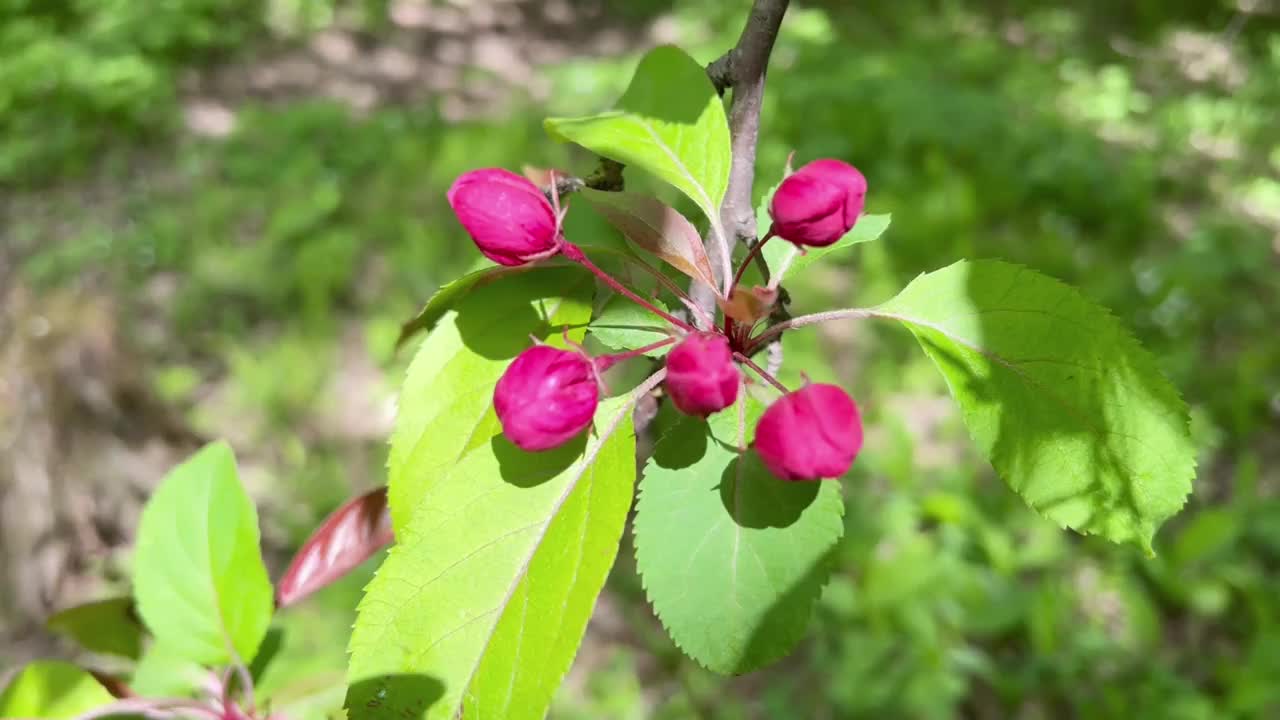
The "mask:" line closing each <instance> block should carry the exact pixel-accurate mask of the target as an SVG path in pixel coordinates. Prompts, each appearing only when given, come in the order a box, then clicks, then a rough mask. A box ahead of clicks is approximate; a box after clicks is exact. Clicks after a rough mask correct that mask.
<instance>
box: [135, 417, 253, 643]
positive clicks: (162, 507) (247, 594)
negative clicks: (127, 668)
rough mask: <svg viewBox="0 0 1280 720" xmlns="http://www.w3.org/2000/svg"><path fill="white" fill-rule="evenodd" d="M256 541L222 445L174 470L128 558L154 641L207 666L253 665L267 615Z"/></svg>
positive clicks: (249, 507)
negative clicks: (131, 557)
mask: <svg viewBox="0 0 1280 720" xmlns="http://www.w3.org/2000/svg"><path fill="white" fill-rule="evenodd" d="M258 540H259V538H258V514H257V511H256V510H255V509H254V507H253V502H252V501H251V500H250V499H249V496H248V495H246V494H245V492H244V488H242V487H241V486H240V480H239V477H238V475H237V473H236V461H235V457H234V456H233V455H232V453H231V448H230V447H228V446H227V444H226V443H223V442H215V443H211V444H209V445H207V446H205V447H204V449H202V450H200V452H198V453H196V454H195V455H193V456H192V457H191V458H190V459H188V460H187V461H186V462H184V463H182V464H181V465H179V466H178V467H176V468H174V469H173V470H171V471H170V472H169V474H168V475H167V476H165V479H164V481H163V482H161V484H160V487H159V488H157V489H156V491H155V494H154V495H152V496H151V499H150V500H149V501H148V502H147V505H146V507H145V508H144V509H143V511H142V519H141V520H140V522H139V525H138V540H137V549H136V551H135V555H134V567H135V570H134V578H133V584H134V594H135V596H136V598H137V601H138V612H139V614H141V615H142V619H143V621H144V622H145V623H146V625H147V628H149V629H150V630H151V632H152V634H153V635H155V637H156V639H157V641H159V642H161V643H163V644H164V645H166V646H168V647H169V648H170V649H172V650H174V651H175V652H177V653H179V654H181V655H182V656H183V657H186V658H188V659H190V660H193V661H195V662H199V663H203V664H205V665H222V664H227V663H231V662H233V661H235V660H239V661H241V662H244V663H248V662H249V661H251V660H253V656H254V654H255V653H256V652H257V650H258V644H259V643H260V642H262V636H263V635H264V634H265V633H266V631H267V625H268V623H270V622H271V610H272V598H271V582H270V581H269V580H268V579H267V568H266V566H265V565H263V563H262V554H261V552H260V550H259V547H258Z"/></svg>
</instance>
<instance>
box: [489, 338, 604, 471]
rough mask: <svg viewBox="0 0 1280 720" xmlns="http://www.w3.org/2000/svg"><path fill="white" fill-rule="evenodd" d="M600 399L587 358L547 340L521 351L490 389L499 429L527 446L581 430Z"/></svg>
mask: <svg viewBox="0 0 1280 720" xmlns="http://www.w3.org/2000/svg"><path fill="white" fill-rule="evenodd" d="M599 402H600V386H599V384H598V383H597V380H596V373H595V368H594V367H593V366H592V362H591V359H590V358H588V357H586V356H585V355H583V354H582V353H580V352H574V351H570V350H560V349H558V348H553V347H551V346H549V345H536V346H534V347H531V348H529V349H528V350H525V351H524V352H522V353H520V355H519V356H517V357H516V359H515V360H513V361H512V362H511V365H510V366H508V367H507V371H506V372H504V373H503V374H502V377H501V378H499V380H498V385H497V387H495V388H494V391H493V409H494V410H495V411H497V413H498V421H499V422H501V423H502V434H503V435H505V436H506V437H507V439H508V440H510V441H511V442H512V443H514V444H515V446H516V447H518V448H520V449H522V450H528V451H530V452H536V451H538V450H549V449H551V448H553V447H556V446H559V445H563V444H564V443H565V442H567V441H569V440H570V439H572V438H573V437H574V436H575V435H577V434H578V433H580V432H582V430H583V429H584V428H586V427H587V426H588V425H590V424H591V418H592V417H594V416H595V414H596V405H597V404H599Z"/></svg>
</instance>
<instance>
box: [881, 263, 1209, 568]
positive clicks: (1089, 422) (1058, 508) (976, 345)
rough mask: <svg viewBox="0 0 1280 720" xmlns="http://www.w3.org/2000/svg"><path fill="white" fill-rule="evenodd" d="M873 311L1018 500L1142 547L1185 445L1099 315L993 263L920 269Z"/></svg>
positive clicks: (1131, 353) (1180, 471)
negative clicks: (891, 323)
mask: <svg viewBox="0 0 1280 720" xmlns="http://www.w3.org/2000/svg"><path fill="white" fill-rule="evenodd" d="M873 312H874V313H875V314H877V315H880V316H884V317H890V318H893V319H897V320H899V321H901V322H902V323H903V324H904V325H906V326H907V327H908V328H909V329H910V330H911V331H912V333H914V334H915V336H916V339H917V340H918V341H919V342H920V345H921V347H923V348H924V350H925V352H926V353H927V354H928V355H929V357H930V358H932V359H933V361H934V364H935V365H937V367H938V369H939V370H940V371H941V372H942V374H943V376H944V377H945V378H946V380H947V385H948V387H949V388H950V390H951V394H952V396H953V397H954V398H955V399H956V401H957V402H958V403H959V404H960V408H961V410H962V411H963V413H964V421H965V424H966V426H967V427H968V429H969V434H970V435H972V436H973V439H974V441H975V442H976V443H977V445H978V447H979V448H980V449H981V450H982V452H983V453H984V454H985V455H986V457H987V458H988V459H989V460H990V461H991V464H992V465H993V466H994V467H995V469H996V472H997V473H999V474H1000V476H1001V477H1003V478H1004V480H1005V482H1007V483H1008V484H1009V486H1010V487H1012V488H1013V489H1014V490H1015V491H1017V493H1018V494H1019V495H1021V496H1022V498H1023V499H1024V500H1026V502H1027V504H1029V505H1030V506H1031V507H1032V508H1034V509H1036V510H1037V511H1039V512H1040V513H1042V514H1044V515H1045V516H1046V517H1048V518H1049V519H1051V520H1053V521H1054V522H1056V523H1058V524H1059V525H1061V526H1063V527H1070V528H1074V529H1076V530H1079V531H1080V532H1084V533H1096V534H1099V535H1102V536H1103V537H1105V538H1107V539H1109V540H1112V541H1114V542H1134V543H1137V544H1138V545H1140V546H1141V547H1142V548H1143V549H1145V550H1146V551H1147V552H1151V551H1152V550H1151V539H1152V536H1153V535H1154V534H1155V531H1156V528H1157V527H1159V525H1160V524H1161V523H1162V522H1163V521H1164V520H1165V519H1167V518H1168V517H1170V516H1171V515H1173V514H1174V513H1176V512H1177V511H1178V510H1179V509H1180V508H1181V507H1182V505H1183V503H1185V502H1186V497H1187V495H1188V494H1189V493H1190V492H1191V479H1192V477H1193V476H1194V475H1195V448H1194V447H1193V446H1192V444H1191V440H1190V434H1189V431H1188V423H1189V420H1188V415H1187V408H1186V405H1185V404H1184V403H1183V402H1182V400H1181V398H1179V397H1178V393H1177V391H1176V390H1174V388H1173V386H1171V385H1170V384H1169V382H1168V381H1167V380H1166V379H1165V378H1164V377H1163V376H1162V375H1161V374H1160V371H1159V369H1158V367H1157V366H1156V362H1155V360H1154V359H1153V358H1152V357H1151V356H1150V355H1149V354H1148V353H1147V352H1146V351H1145V350H1144V349H1142V347H1141V346H1140V345H1138V343H1137V341H1135V340H1134V339H1133V337H1132V336H1131V335H1130V334H1129V333H1128V331H1127V330H1126V329H1125V328H1124V327H1123V326H1121V324H1120V323H1119V322H1117V321H1116V319H1115V318H1114V317H1113V316H1112V315H1111V314H1110V313H1109V312H1107V311H1106V310H1105V309H1103V308H1101V307H1099V306H1097V305H1095V304H1093V303H1092V302H1090V301H1089V300H1087V299H1085V298H1084V297H1083V296H1082V295H1081V294H1080V293H1079V292H1078V291H1076V290H1075V289H1073V288H1071V287H1069V286H1067V285H1064V284H1062V283H1060V282H1058V281H1057V280H1054V279H1052V278H1048V277H1045V276H1044V275H1040V274H1039V273H1036V272H1034V271H1032V270H1028V269H1026V268H1023V267H1019V266H1017V265H1011V264H1008V263H1003V262H995V261H980V262H958V263H956V264H954V265H951V266H949V267H946V268H943V269H942V270H938V271H936V272H932V273H928V274H925V275H921V276H920V277H918V278H916V279H915V280H913V281H912V282H911V284H909V285H908V286H907V287H906V288H905V289H904V290H903V291H902V292H901V293H899V294H898V296H897V297H895V298H893V299H892V300H890V301H889V302H887V303H885V304H883V305H881V306H879V307H877V308H874V310H873Z"/></svg>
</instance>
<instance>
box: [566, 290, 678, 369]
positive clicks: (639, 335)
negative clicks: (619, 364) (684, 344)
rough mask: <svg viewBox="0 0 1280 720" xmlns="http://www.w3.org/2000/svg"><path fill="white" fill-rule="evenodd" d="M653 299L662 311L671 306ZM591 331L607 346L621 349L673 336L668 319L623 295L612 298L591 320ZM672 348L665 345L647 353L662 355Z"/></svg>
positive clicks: (653, 355)
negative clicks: (669, 330) (670, 332)
mask: <svg viewBox="0 0 1280 720" xmlns="http://www.w3.org/2000/svg"><path fill="white" fill-rule="evenodd" d="M651 302H653V304H654V305H656V306H657V307H658V308H659V309H660V310H666V309H667V306H666V305H664V304H663V303H662V301H661V300H658V299H656V298H655V299H653V300H652V301H651ZM587 331H588V332H590V333H591V335H592V336H594V337H595V338H596V339H597V340H599V341H600V342H601V343H603V344H604V345H605V346H606V347H610V348H613V349H614V350H618V351H624V350H631V349H634V348H639V347H644V346H645V345H649V344H651V343H655V342H658V341H659V340H663V339H666V338H668V337H670V334H669V333H668V332H667V324H666V322H665V321H664V320H661V319H659V318H656V317H654V315H653V313H651V312H649V311H648V310H646V309H644V308H642V307H640V306H639V305H637V304H635V303H633V302H631V301H630V300H628V299H626V298H624V297H622V296H621V295H614V296H613V297H611V298H609V300H608V302H606V303H605V304H604V308H602V309H601V310H600V312H599V313H597V314H596V317H595V319H594V320H592V321H591V324H590V325H589V326H588V327H587ZM670 349H671V348H670V347H663V348H658V349H657V350H650V351H649V352H647V353H645V354H646V355H648V356H649V357H661V356H662V355H665V354H666V352H667V351H668V350H670Z"/></svg>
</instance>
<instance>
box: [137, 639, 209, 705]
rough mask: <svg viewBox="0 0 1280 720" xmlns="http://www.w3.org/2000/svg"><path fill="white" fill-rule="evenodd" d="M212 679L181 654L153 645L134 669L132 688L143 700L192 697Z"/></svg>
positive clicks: (161, 645) (197, 664)
mask: <svg viewBox="0 0 1280 720" xmlns="http://www.w3.org/2000/svg"><path fill="white" fill-rule="evenodd" d="M208 677H209V673H208V671H207V670H205V669H204V668H203V667H201V666H200V664H199V663H197V662H194V661H192V660H191V659H190V658H188V657H187V656H186V655H184V654H183V653H182V652H181V651H178V650H174V649H172V648H169V647H167V646H165V645H163V644H161V643H159V642H153V643H151V645H150V646H149V647H147V649H146V650H145V651H143V653H142V657H141V658H139V660H138V664H137V665H135V666H134V668H133V675H132V676H131V677H130V679H129V687H130V688H131V689H132V690H133V691H134V692H135V693H137V694H138V695H139V696H141V697H191V696H194V695H196V694H197V691H199V690H200V689H201V686H202V685H203V684H204V681H205V680H207V679H208Z"/></svg>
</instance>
